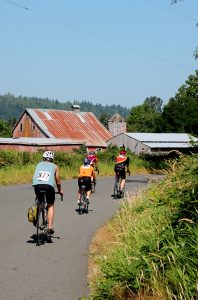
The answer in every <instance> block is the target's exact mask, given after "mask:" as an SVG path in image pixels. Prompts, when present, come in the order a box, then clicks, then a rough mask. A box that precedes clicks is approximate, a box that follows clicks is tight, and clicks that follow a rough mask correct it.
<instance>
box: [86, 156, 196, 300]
mask: <svg viewBox="0 0 198 300" xmlns="http://www.w3.org/2000/svg"><path fill="white" fill-rule="evenodd" d="M197 178H198V155H192V156H189V157H182V158H181V159H180V160H174V161H171V162H170V163H169V170H168V171H167V172H166V179H165V180H162V181H161V182H159V183H155V184H151V185H150V187H149V188H148V189H147V190H146V191H144V192H141V193H140V194H139V195H134V196H130V197H129V198H128V199H126V200H125V201H124V202H122V204H121V205H120V208H119V210H118V212H117V214H116V216H114V217H113V218H112V219H111V220H110V221H109V222H108V223H107V224H106V225H105V226H104V227H103V228H101V229H99V230H98V232H97V233H96V235H95V237H94V238H93V240H92V243H91V245H90V249H89V250H90V258H89V275H88V281H89V285H90V289H91V293H90V297H89V299H90V300H100V299H101V300H102V299H105V300H113V299H115V300H121V299H122V300H124V299H128V300H129V299H131V300H132V299H144V300H146V299H150V300H154V299H155V300H160V299H161V300H162V299H163V300H167V299H171V300H193V299H195V298H196V295H197V290H196V289H197V287H196V282H197V266H198V251H197V250H198V243H197V240H198V228H197V224H196V222H197V212H198V199H197V198H198V197H197V196H198V181H197Z"/></svg>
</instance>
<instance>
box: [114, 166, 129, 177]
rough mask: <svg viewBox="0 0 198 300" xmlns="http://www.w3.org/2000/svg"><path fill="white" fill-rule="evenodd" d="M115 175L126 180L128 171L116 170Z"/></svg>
mask: <svg viewBox="0 0 198 300" xmlns="http://www.w3.org/2000/svg"><path fill="white" fill-rule="evenodd" d="M114 171H115V173H116V176H120V177H121V178H122V179H126V171H125V169H120V170H118V169H116V168H115V169H114Z"/></svg>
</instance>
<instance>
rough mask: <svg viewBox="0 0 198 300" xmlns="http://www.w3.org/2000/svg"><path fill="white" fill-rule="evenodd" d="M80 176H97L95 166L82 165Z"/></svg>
mask: <svg viewBox="0 0 198 300" xmlns="http://www.w3.org/2000/svg"><path fill="white" fill-rule="evenodd" d="M79 177H93V178H95V173H94V168H93V167H92V166H90V165H88V166H84V165H82V166H81V167H80V172H79Z"/></svg>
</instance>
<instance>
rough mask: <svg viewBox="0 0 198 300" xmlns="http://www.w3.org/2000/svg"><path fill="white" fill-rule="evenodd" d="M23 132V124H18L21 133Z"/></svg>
mask: <svg viewBox="0 0 198 300" xmlns="http://www.w3.org/2000/svg"><path fill="white" fill-rule="evenodd" d="M22 130H23V124H22V123H21V124H20V131H22Z"/></svg>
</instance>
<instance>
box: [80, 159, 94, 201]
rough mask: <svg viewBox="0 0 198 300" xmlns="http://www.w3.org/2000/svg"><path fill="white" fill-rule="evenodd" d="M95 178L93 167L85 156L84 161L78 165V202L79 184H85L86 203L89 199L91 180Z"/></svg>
mask: <svg viewBox="0 0 198 300" xmlns="http://www.w3.org/2000/svg"><path fill="white" fill-rule="evenodd" d="M92 180H95V172H94V168H93V167H92V166H91V165H90V161H89V160H88V159H87V158H85V159H84V163H83V165H82V166H80V170H79V175H78V187H79V189H78V203H79V202H80V192H81V186H82V185H85V186H86V192H87V203H88V204H89V199H90V195H91V181H92Z"/></svg>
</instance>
